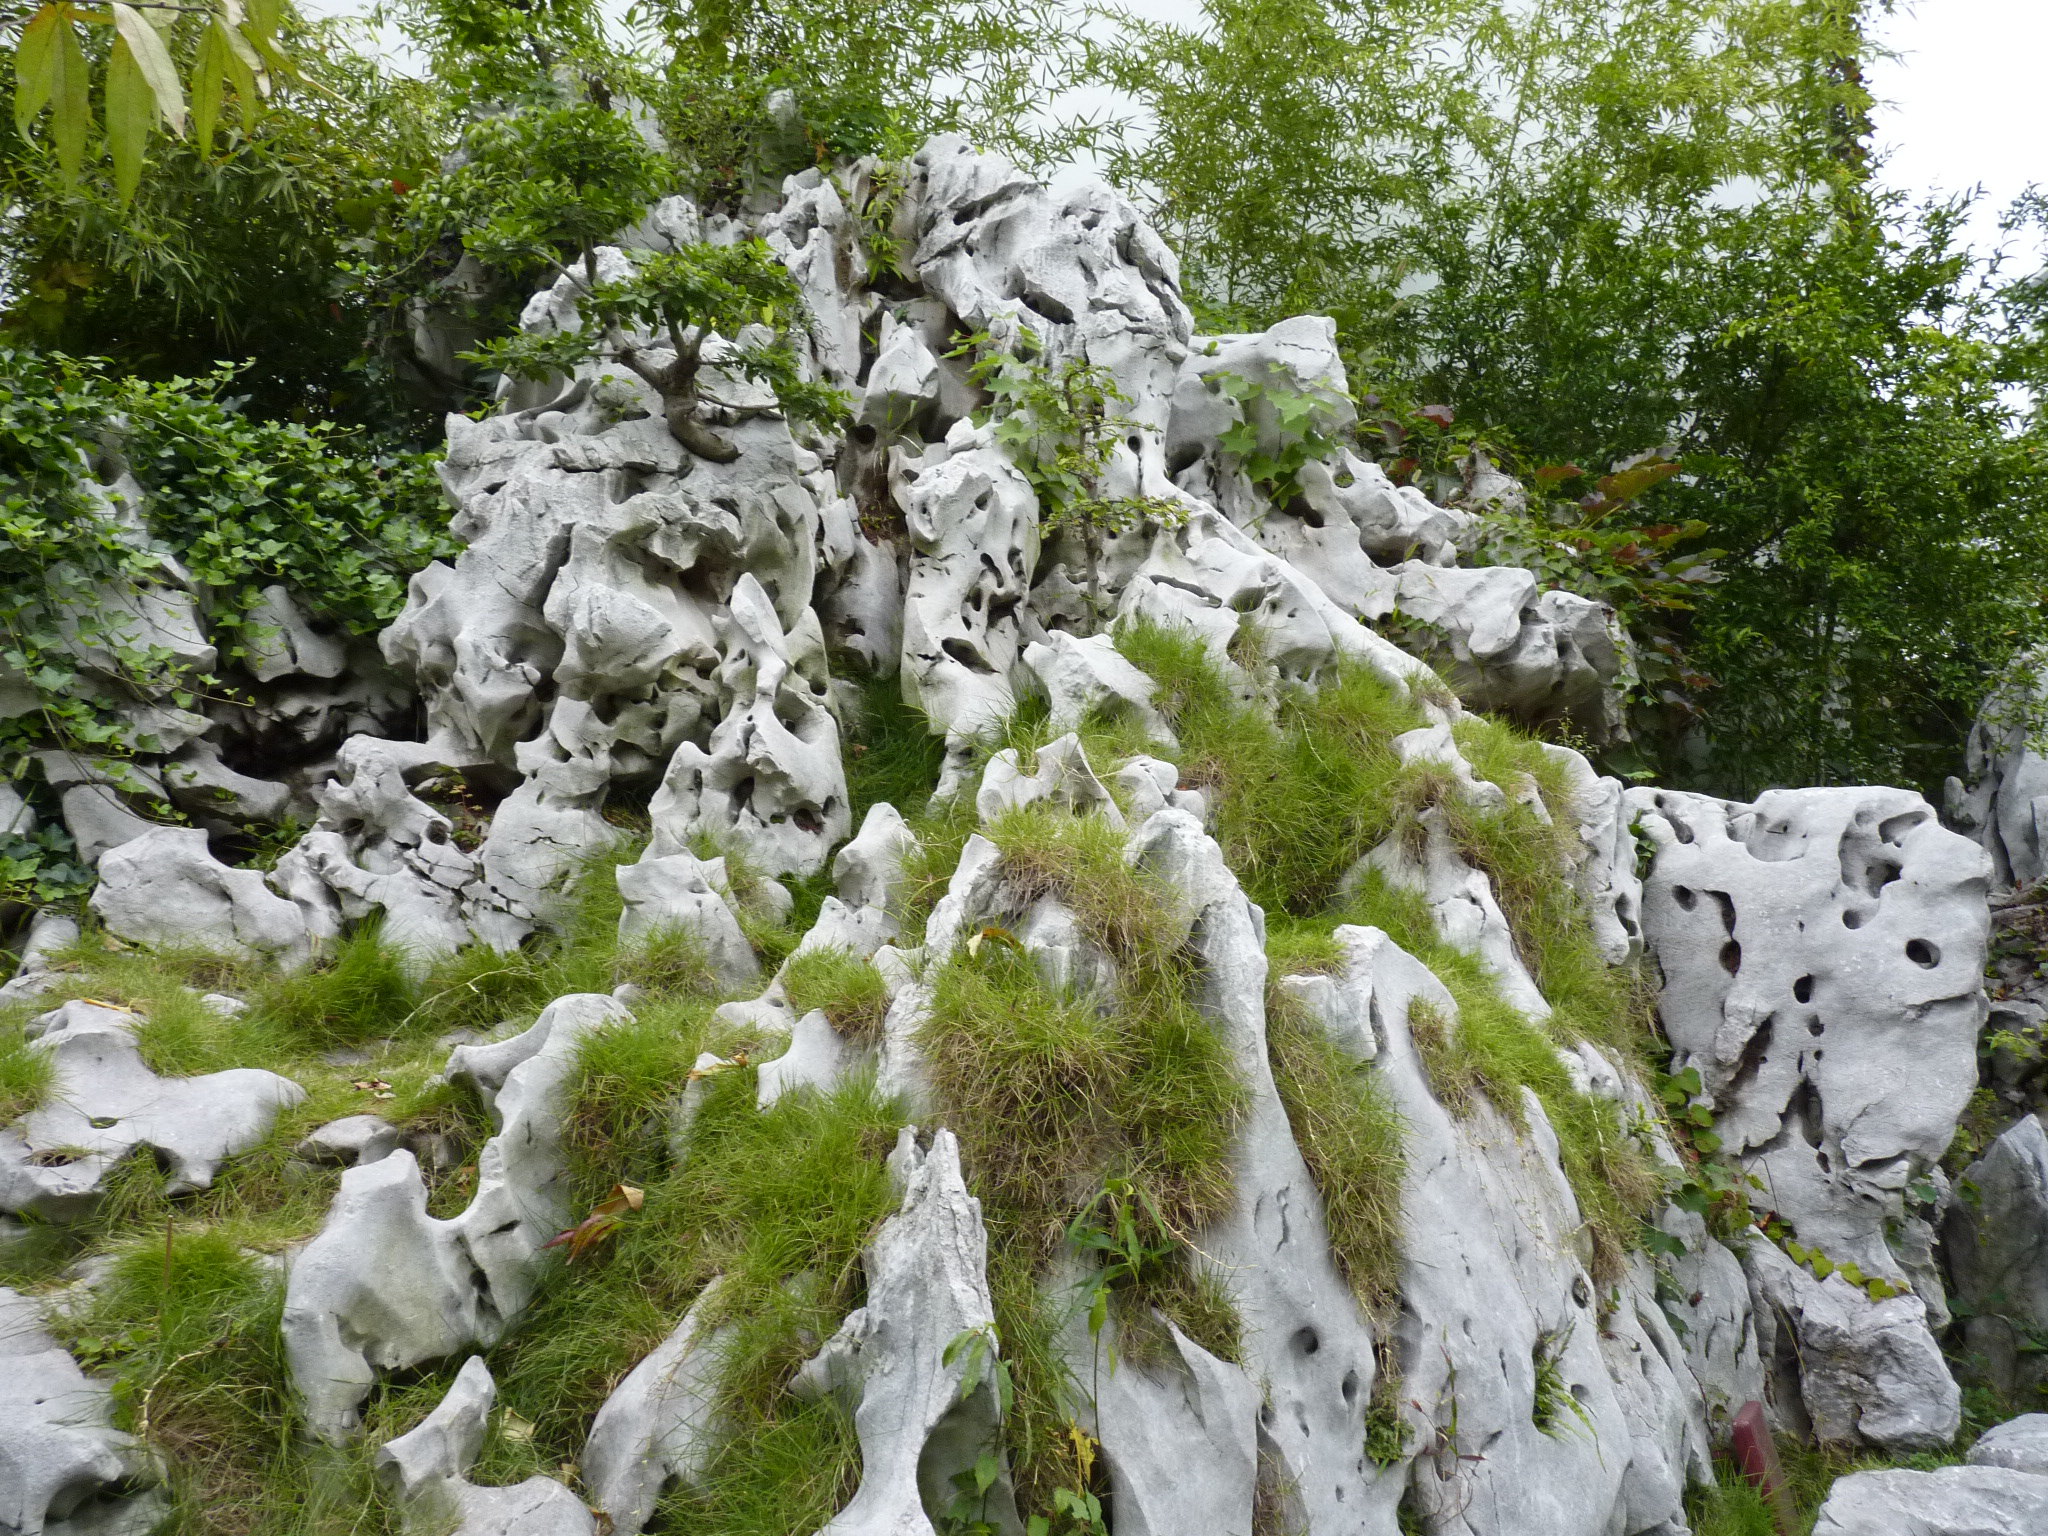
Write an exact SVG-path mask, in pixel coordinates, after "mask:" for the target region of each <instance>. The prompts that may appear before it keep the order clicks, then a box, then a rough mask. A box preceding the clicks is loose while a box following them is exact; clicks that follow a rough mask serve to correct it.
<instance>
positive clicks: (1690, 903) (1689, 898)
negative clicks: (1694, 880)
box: [1671, 885, 1700, 912]
mask: <svg viewBox="0 0 2048 1536" xmlns="http://www.w3.org/2000/svg"><path fill="white" fill-rule="evenodd" d="M1671 899H1672V900H1673V901H1675V902H1677V903H1678V909H1679V910H1680V911H1681V912H1690V911H1691V910H1692V909H1693V908H1694V907H1697V906H1698V905H1699V904H1700V895H1699V892H1698V891H1695V890H1694V889H1693V888H1692V887H1691V886H1689V885H1674V886H1673V887H1672V888H1671Z"/></svg>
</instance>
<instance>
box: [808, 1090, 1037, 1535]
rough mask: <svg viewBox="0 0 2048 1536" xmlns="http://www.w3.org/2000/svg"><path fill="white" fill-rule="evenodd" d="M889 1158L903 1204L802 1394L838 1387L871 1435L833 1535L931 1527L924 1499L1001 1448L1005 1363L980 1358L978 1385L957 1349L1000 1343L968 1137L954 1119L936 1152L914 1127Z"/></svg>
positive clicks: (936, 1136) (939, 1498)
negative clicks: (856, 1303)
mask: <svg viewBox="0 0 2048 1536" xmlns="http://www.w3.org/2000/svg"><path fill="white" fill-rule="evenodd" d="M889 1166H890V1170H891V1172H892V1173H893V1174H894V1175H895V1177H896V1179H897V1181H898V1183H899V1185H900V1186H901V1188H902V1190H903V1204H902V1207H901V1209H900V1210H898V1211H897V1213H896V1214H895V1215H894V1216H891V1217H890V1218H889V1219H888V1221H886V1222H884V1223H883V1224H882V1228H881V1230H880V1231H879V1232H877V1233H876V1234H875V1240H874V1242H873V1243H872V1244H870V1245H869V1247H868V1250H867V1252H866V1253H865V1254H864V1255H863V1258H862V1262H863V1264H864V1266H865V1268H866V1270H867V1280H868V1291H867V1301H866V1303H865V1305H863V1306H862V1307H860V1308H859V1309H858V1310H857V1311H855V1312H853V1313H851V1314H849V1315H848V1317H847V1319H846V1321H845V1322H844V1323H842V1324H841V1325H840V1328H839V1331H838V1332H837V1333H835V1334H834V1335H833V1336H832V1337H831V1338H830V1339H828V1340H827V1341H826V1343H825V1347H824V1348H823V1349H821V1350H820V1351H819V1352H818V1353H817V1355H816V1356H815V1357H814V1358H812V1359H811V1360H810V1361H809V1362H807V1363H806V1364H805V1366H804V1367H803V1369H802V1370H801V1371H800V1372H799V1373H798V1375H797V1379H796V1382H795V1384H794V1389H795V1390H796V1391H798V1392H800V1393H806V1394H812V1395H822V1394H823V1393H826V1392H831V1393H834V1394H836V1395H838V1396H839V1397H840V1398H841V1399H842V1400H843V1401H845V1402H846V1403H847V1404H848V1405H849V1406H850V1407H851V1408H852V1411H853V1422H854V1430H855V1433H857V1434H858V1435H859V1436H860V1449H861V1481H860V1488H859V1491H858V1492H856V1493H855V1494H854V1496H853V1500H852V1502H851V1503H849V1504H848V1505H847V1506H846V1508H844V1509H842V1510H841V1511H840V1512H839V1513H838V1514H837V1515H835V1516H833V1518H832V1520H831V1521H830V1523H828V1524H827V1525H826V1526H825V1528H824V1530H825V1532H826V1533H830V1536H900V1533H908V1532H918V1531H925V1530H928V1529H930V1523H929V1520H928V1518H927V1517H926V1515H925V1510H926V1509H943V1508H945V1507H946V1506H947V1505H948V1504H949V1503H950V1502H951V1501H952V1498H953V1494H954V1492H955V1489H954V1488H953V1485H952V1479H953V1477H954V1475H955V1474H956V1473H960V1472H965V1471H967V1470H969V1469H970V1468H972V1467H973V1465H974V1463H975V1461H976V1459H977V1458H978V1457H980V1456H981V1455H982V1454H983V1453H984V1452H986V1451H989V1450H991V1449H994V1448H996V1446H997V1439H996V1429H997V1407H996V1396H995V1383H994V1377H993V1372H992V1370H991V1369H990V1366H991V1364H992V1362H990V1361H986V1360H984V1361H981V1362H980V1369H979V1371H978V1373H977V1375H978V1380H977V1381H976V1382H975V1385H974V1386H973V1387H972V1388H971V1389H970V1388H969V1386H968V1385H967V1381H968V1374H969V1371H970V1368H972V1367H973V1366H974V1365H975V1364H976V1362H975V1361H974V1359H973V1358H972V1352H971V1350H969V1349H968V1348H965V1347H956V1341H959V1340H961V1339H962V1338H963V1336H966V1335H970V1334H974V1333H977V1332H978V1333H980V1334H982V1335H983V1339H984V1342H983V1345H982V1347H983V1348H984V1349H986V1350H989V1351H993V1350H994V1349H995V1348H996V1347H997V1345H996V1339H995V1332H994V1329H995V1311H994V1307H993V1305H992V1304H991V1302H990V1301H989V1294H988V1279H987V1252H986V1249H987V1242H988V1238H987V1233H986V1232H985V1231H984V1230H983V1228H982V1224H981V1202H980V1201H978V1200H976V1199H975V1198H974V1197H973V1196H972V1195H970V1194H968V1192H967V1186H966V1184H965V1183H964V1182H963V1181H962V1179H961V1175H960V1147H959V1143H958V1142H956V1141H955V1140H954V1138H953V1133H952V1132H951V1131H948V1130H943V1129H941V1130H938V1131H935V1132H933V1133H932V1140H931V1148H930V1150H929V1151H924V1150H921V1149H920V1148H919V1147H918V1144H917V1137H916V1130H915V1128H914V1127H910V1126H906V1127H905V1128H904V1129H903V1131H902V1132H901V1133H900V1134H899V1136H898V1138H897V1142H896V1151H895V1152H894V1153H893V1154H892V1155H891V1157H890V1159H889ZM1003 1498H1004V1499H1005V1500H1007V1492H1006V1491H1005V1493H1004V1494H1003ZM821 1536H823V1533H821Z"/></svg>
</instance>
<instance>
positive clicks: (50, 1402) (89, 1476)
mask: <svg viewBox="0 0 2048 1536" xmlns="http://www.w3.org/2000/svg"><path fill="white" fill-rule="evenodd" d="M113 1406H114V1403H113V1393H112V1392H111V1390H110V1389H109V1388H108V1387H107V1385H106V1384H105V1383H104V1382H99V1381H95V1380H93V1379H92V1378H91V1377H89V1376H87V1375H86V1374H85V1372H84V1371H82V1370H80V1369H79V1368H78V1362H77V1361H76V1360H73V1359H72V1358H71V1356H70V1355H69V1354H68V1353H67V1352H66V1351H65V1350H64V1348H63V1347H62V1346H61V1345H59V1344H58V1343H57V1341H56V1340H55V1339H54V1338H52V1337H51V1336H50V1334H49V1332H48V1330H46V1329H45V1328H44V1327H43V1317H42V1311H41V1308H40V1307H39V1306H38V1305H37V1303H36V1302H34V1301H32V1300H31V1299H30V1298H28V1297H26V1296H23V1295H20V1294H18V1293H16V1292H14V1291H10V1290H7V1289H5V1288H4V1287H0V1531H6V1532H7V1533H8V1536H148V1533H149V1532H150V1531H152V1530H154V1529H155V1528H156V1527H157V1525H158V1523H159V1522H161V1521H162V1519H163V1517H164V1514H165V1512H166V1507H167V1506H166V1504H165V1500H164V1497H163V1493H162V1491H161V1489H160V1488H159V1487H158V1483H159V1480H160V1478H161V1477H162V1472H161V1469H160V1468H159V1467H158V1466H157V1464H156V1461H155V1459H154V1458H153V1457H152V1456H151V1455H150V1454H149V1453H148V1452H147V1451H145V1450H144V1449H143V1448H142V1447H141V1446H139V1445H137V1444H136V1442H135V1438H134V1436H132V1435H127V1434H123V1433H122V1432H121V1431H119V1430H117V1429H115V1428H114V1423H113Z"/></svg>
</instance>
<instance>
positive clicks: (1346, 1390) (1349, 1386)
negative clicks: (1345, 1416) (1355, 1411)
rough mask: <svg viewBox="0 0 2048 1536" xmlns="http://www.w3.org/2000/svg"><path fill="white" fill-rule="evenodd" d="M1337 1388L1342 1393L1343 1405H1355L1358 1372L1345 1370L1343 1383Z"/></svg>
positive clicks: (1356, 1400) (1356, 1401) (1348, 1406)
mask: <svg viewBox="0 0 2048 1536" xmlns="http://www.w3.org/2000/svg"><path fill="white" fill-rule="evenodd" d="M1339 1390H1341V1391H1342V1392H1343V1394H1344V1406H1345V1407H1347V1408H1351V1407H1355V1406H1356V1405H1357V1403H1358V1372H1356V1371H1346V1372H1345V1373H1344V1385H1343V1386H1342V1387H1341V1388H1340V1389H1339Z"/></svg>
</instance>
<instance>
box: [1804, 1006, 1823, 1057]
mask: <svg viewBox="0 0 2048 1536" xmlns="http://www.w3.org/2000/svg"><path fill="white" fill-rule="evenodd" d="M1826 1028H1827V1026H1826V1025H1825V1024H1823V1023H1821V1021H1820V1016H1819V1015H1818V1014H1816V1015H1814V1017H1812V1018H1810V1019H1808V1020H1807V1021H1806V1032H1807V1033H1808V1034H1809V1035H1815V1036H1818V1035H1819V1034H1820V1032H1821V1031H1822V1030H1824V1029H1826ZM1817 1054H1818V1053H1816V1055H1817Z"/></svg>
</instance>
